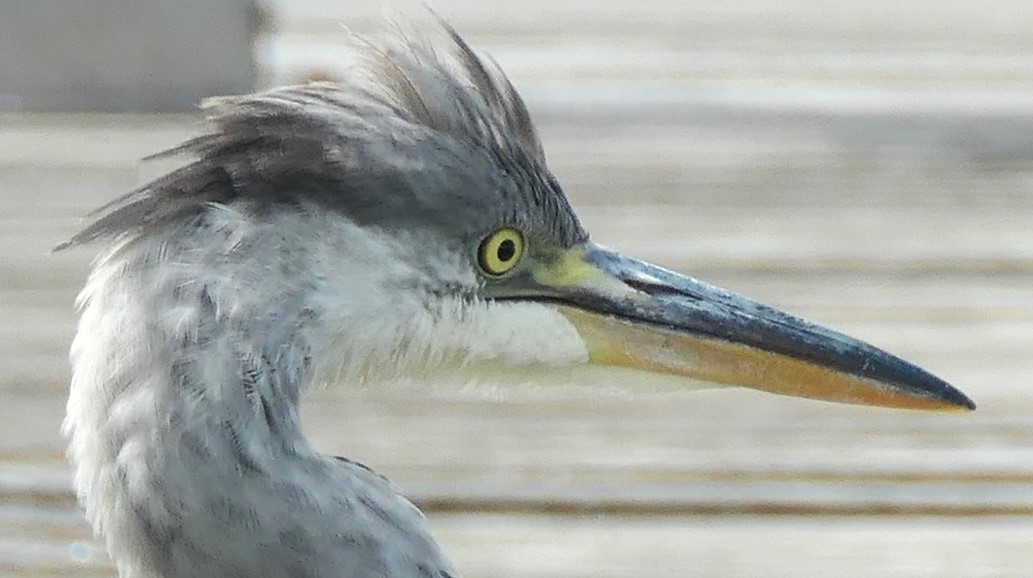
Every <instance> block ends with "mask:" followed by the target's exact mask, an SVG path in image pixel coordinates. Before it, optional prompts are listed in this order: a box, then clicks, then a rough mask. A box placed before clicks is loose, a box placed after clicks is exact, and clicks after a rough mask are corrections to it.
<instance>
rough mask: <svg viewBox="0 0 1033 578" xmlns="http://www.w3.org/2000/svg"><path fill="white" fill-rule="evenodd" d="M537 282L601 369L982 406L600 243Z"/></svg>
mask: <svg viewBox="0 0 1033 578" xmlns="http://www.w3.org/2000/svg"><path fill="white" fill-rule="evenodd" d="M534 277H535V279H534V284H535V285H536V286H537V287H536V289H538V290H539V291H541V292H544V293H545V294H546V297H547V298H549V299H550V300H552V301H553V302H556V303H558V308H559V310H560V312H561V313H562V314H563V315H564V316H566V317H567V318H568V319H569V320H570V322H571V323H572V324H573V325H574V326H575V328H576V329H577V330H578V332H579V333H580V334H581V336H582V338H583V339H584V340H585V343H586V344H587V347H588V350H589V357H590V360H591V361H592V362H593V363H599V364H604V365H615V366H623V367H631V368H636V369H641V370H646V371H651V372H658V373H666V374H675V375H680V376H685V377H688V378H693V379H696V380H702V381H707V382H712V383H717V384H726V385H738V386H745V387H750V388H754V389H759V390H763V391H768V392H772V393H778V394H784V395H790V396H797V397H807V398H813V399H820V400H826V401H836V402H843V403H855V404H863V405H878V406H887V407H899V408H908V409H924V410H940V411H943V410H971V409H974V408H975V404H974V403H973V402H972V401H971V400H970V399H969V398H968V397H966V396H965V394H963V393H961V392H960V391H958V390H957V389H956V388H954V387H953V386H951V385H950V384H948V383H947V382H945V381H943V380H942V379H940V378H938V377H936V376H934V375H932V374H931V373H929V372H927V371H925V370H923V369H920V368H919V367H917V366H915V365H913V364H911V363H909V362H907V361H904V360H903V359H900V358H899V357H895V356H893V355H891V354H889V353H887V352H885V351H883V350H881V349H878V348H876V347H874V346H872V345H869V344H867V343H864V342H861V341H858V340H856V339H853V338H851V337H848V336H846V335H843V334H841V333H837V332H835V331H832V330H830V329H826V328H824V327H821V326H818V325H815V324H813V323H811V322H809V321H806V320H804V319H801V318H799V317H795V316H793V315H790V314H788V313H785V312H783V311H779V310H777V309H774V308H771V307H767V306H765V305H762V304H760V303H757V302H755V301H752V300H750V299H747V298H746V297H743V296H741V295H737V294H735V293H731V292H728V291H725V290H723V289H719V288H717V287H714V286H711V285H708V284H706V283H703V282H701V281H698V280H696V279H693V278H691V277H686V276H684V275H680V274H678V273H674V272H672V271H668V270H666V269H663V268H661V267H657V266H655V265H651V264H649V263H645V262H642V261H638V260H635V259H630V258H627V257H624V256H622V255H620V254H618V253H615V252H613V251H611V250H609V249H606V248H603V247H600V246H598V245H595V244H592V243H586V244H584V245H580V246H578V247H574V248H572V249H571V250H570V251H569V252H568V253H567V254H566V255H565V256H564V257H563V258H562V259H558V260H557V262H556V263H554V265H553V266H551V267H548V268H547V269H545V270H542V271H540V272H539V274H535V275H534ZM539 294H541V293H539Z"/></svg>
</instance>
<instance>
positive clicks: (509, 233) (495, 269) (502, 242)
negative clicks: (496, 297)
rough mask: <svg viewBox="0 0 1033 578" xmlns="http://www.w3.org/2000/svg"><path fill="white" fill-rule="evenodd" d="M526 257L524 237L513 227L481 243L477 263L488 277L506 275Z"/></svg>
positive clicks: (489, 236)
mask: <svg viewBox="0 0 1033 578" xmlns="http://www.w3.org/2000/svg"><path fill="white" fill-rule="evenodd" d="M523 256H524V236H523V235H522V234H520V231H517V230H516V229H514V228H512V227H506V228H505V229H499V230H498V231H495V232H494V233H492V234H490V235H488V236H487V237H486V238H485V239H484V240H483V241H481V247H480V248H479V249H478V250H477V262H478V263H479V264H480V265H481V269H483V270H484V272H485V273H487V274H488V275H493V276H499V275H505V274H506V273H508V272H509V271H510V270H511V269H513V267H516V264H517V263H519V262H520V258H521V257H523Z"/></svg>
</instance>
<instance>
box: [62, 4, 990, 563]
mask: <svg viewBox="0 0 1033 578" xmlns="http://www.w3.org/2000/svg"><path fill="white" fill-rule="evenodd" d="M353 51H354V56H355V57H356V59H357V61H356V64H355V66H354V67H352V68H351V69H350V72H349V74H348V76H347V77H346V78H344V79H343V80H341V81H340V82H338V83H334V84H329V83H320V84H310V85H305V86H296V87H287V88H279V89H274V90H270V91H268V92H262V93H259V94H254V95H248V96H240V97H229V98H222V99H218V100H215V101H212V102H211V103H210V104H209V108H208V110H209V112H210V126H211V129H210V131H209V132H207V133H206V134H204V135H202V136H200V137H197V138H195V139H193V140H190V141H189V142H186V143H184V144H183V145H181V146H179V147H177V148H175V149H173V150H172V151H171V154H177V155H186V156H188V157H189V160H188V161H186V162H185V164H183V165H182V166H181V167H180V168H177V169H175V170H173V171H171V172H169V173H168V174H166V175H165V176H162V177H160V178H158V179H156V180H154V181H152V182H150V183H148V184H146V185H144V186H142V187H140V188H139V189H137V190H135V191H132V192H130V193H129V194H127V195H125V196H124V197H121V198H119V199H117V200H115V201H114V202H112V203H111V204H109V205H107V206H106V207H103V208H102V209H100V210H99V211H98V213H97V215H96V218H95V219H94V221H93V222H92V223H91V224H89V225H88V226H86V227H85V228H84V229H83V230H82V231H81V232H79V233H78V234H77V235H76V236H75V237H74V238H72V239H71V240H70V241H69V242H68V243H66V246H74V245H80V244H85V243H88V242H92V241H103V242H104V247H103V250H102V253H101V255H100V256H99V257H98V258H97V260H96V261H95V262H94V265H93V268H92V271H91V273H90V275H89V279H88V281H87V282H86V285H85V287H84V289H83V291H82V293H81V295H80V297H79V302H78V307H79V309H80V322H79V327H78V331H77V334H76V336H75V339H74V342H73V345H72V349H71V360H72V366H73V376H72V381H71V388H70V395H69V400H68V407H67V417H66V420H65V424H64V429H65V432H66V434H67V436H68V437H69V439H70V447H69V455H70V458H71V460H72V462H73V463H74V465H75V470H76V471H75V487H76V489H77V492H78V496H79V499H80V501H81V503H82V504H83V506H84V508H85V511H86V515H87V517H88V519H89V520H90V521H91V522H92V524H93V527H94V529H95V531H96V532H97V533H98V534H99V535H100V536H103V537H104V539H105V540H106V543H107V548H108V550H109V553H110V555H111V557H112V559H113V560H114V562H115V564H116V566H117V568H118V571H119V573H120V575H121V576H123V577H124V578H141V577H163V578H174V577H175V578H179V577H187V576H206V577H213V578H214V577H230V576H239V577H244V576H247V577H254V576H269V577H294V578H297V577H359V576H380V577H391V578H417V577H420V578H449V577H456V576H458V575H459V573H458V572H457V570H456V569H455V568H454V567H453V565H452V564H451V563H450V562H449V560H448V559H447V557H446V556H445V555H444V554H443V553H442V552H441V550H440V549H439V547H438V545H437V544H436V543H435V541H434V540H433V538H432V537H431V536H430V534H429V532H428V531H427V528H426V526H425V522H424V519H423V517H422V515H421V514H420V513H419V511H418V510H417V509H416V508H415V507H413V506H412V505H411V504H410V503H409V502H408V501H406V500H405V499H404V498H403V497H401V496H400V495H398V493H397V492H396V490H395V489H394V487H393V486H392V485H391V484H390V483H389V482H388V481H386V480H385V479H384V478H382V477H380V476H379V475H377V474H375V473H373V472H372V471H371V470H369V469H367V468H365V467H364V466H361V465H359V464H358V463H356V462H352V461H349V460H345V459H339V458H338V459H335V458H330V457H327V456H323V455H321V454H319V453H318V452H317V451H315V450H314V449H313V447H312V446H311V445H310V444H309V442H308V441H307V440H306V438H305V436H304V435H303V432H302V428H301V424H300V421H299V417H298V401H299V397H300V396H301V395H302V394H303V393H304V391H305V390H306V388H308V387H310V386H312V384H319V383H328V382H334V383H343V384H359V383H380V382H384V381H388V380H392V379H398V378H407V379H417V380H418V379H423V378H430V377H433V376H442V375H444V376H447V377H448V378H450V379H454V380H456V381H464V380H469V379H473V378H477V379H494V378H499V379H503V378H509V377H513V376H516V377H517V378H520V379H527V380H532V381H533V380H536V379H543V378H548V377H550V376H551V375H562V378H563V379H565V380H573V381H576V380H579V379H591V377H590V376H591V375H593V374H592V373H590V372H589V370H593V369H594V370H596V371H598V370H600V368H601V369H602V370H604V371H615V372H616V371H620V372H623V375H624V377H623V379H625V380H635V379H637V378H638V377H645V376H654V377H655V376H663V377H665V378H666V379H670V380H672V381H673V382H674V383H688V380H702V381H706V382H712V383H717V384H728V385H738V386H746V387H752V388H756V389H761V390H766V391H769V392H774V393H780V394H786V395H793V396H803V397H810V398H815V399H824V400H831V401H839V402H848V403H860V404H872V405H884V406H895V407H905V408H912V409H932V410H950V409H959V410H964V409H972V408H974V405H973V404H972V402H971V401H970V400H969V399H968V398H967V397H965V395H964V394H962V393H961V392H960V391H958V390H957V389H955V388H953V387H952V386H951V385H949V384H947V383H946V382H944V381H943V380H941V379H939V378H937V377H935V376H933V375H932V374H930V373H927V372H926V371H924V370H922V369H920V368H918V367H916V366H914V365H912V364H910V363H908V362H906V361H904V360H902V359H899V358H897V357H894V356H893V355H891V354H889V353H887V352H885V351H882V350H880V349H877V348H876V347H874V346H871V345H868V344H866V343H862V342H860V341H857V340H855V339H852V338H850V337H847V336H845V335H842V334H839V333H836V332H834V331H832V330H829V329H826V328H823V327H820V326H818V325H815V324H812V323H810V322H808V321H805V320H803V319H800V318H798V317H795V316H793V315H790V314H788V313H785V312H782V311H779V310H776V309H774V308H770V307H767V306H764V305H761V304H758V303H756V302H754V301H751V300H749V299H747V298H745V297H742V296H740V295H737V294H734V293H731V292H728V291H724V290H722V289H719V288H716V287H713V286H710V285H708V284H705V283H703V282H701V281H698V280H696V279H693V278H690V277H687V276H683V275H680V274H678V273H675V272H672V271H669V270H665V269H662V268H660V267H657V266H654V265H651V264H648V263H645V262H642V261H638V260H635V259H632V258H629V257H625V256H623V255H621V254H619V253H617V252H615V251H613V250H610V249H607V248H605V247H603V246H601V245H598V244H595V243H594V242H593V241H591V240H590V239H589V236H588V234H587V233H586V231H585V230H584V229H583V228H582V226H581V224H580V223H579V221H578V219H577V217H576V216H575V214H574V212H573V211H572V209H571V207H570V205H569V204H568V201H567V199H566V197H565V196H564V194H563V192H562V190H561V188H560V185H559V183H558V182H557V181H556V179H555V178H554V177H553V175H552V174H551V173H550V172H549V170H548V168H547V166H546V162H545V156H544V154H543V151H542V145H541V143H540V142H539V139H538V136H537V134H536V131H535V127H534V125H533V124H532V122H531V119H530V116H529V114H528V111H527V109H526V107H525V105H524V103H523V102H522V100H521V98H520V96H519V95H518V94H517V92H516V90H515V89H514V88H513V86H512V85H511V84H510V82H509V81H508V80H507V79H506V77H505V76H504V75H503V73H502V72H501V71H500V70H499V68H498V67H497V65H496V64H495V63H494V62H493V61H490V60H487V59H482V58H480V57H478V56H477V55H475V54H474V52H473V51H472V50H471V49H470V48H469V47H468V46H467V44H466V43H465V42H464V41H463V40H462V39H461V38H460V37H459V36H458V35H457V34H456V33H455V32H454V31H453V30H452V29H451V28H449V27H448V26H447V25H445V24H444V23H442V24H440V27H435V29H433V30H426V31H422V32H420V33H414V32H402V31H397V32H395V33H394V34H392V35H391V36H390V37H389V38H386V39H382V40H378V41H375V42H374V41H365V40H360V41H356V43H355V46H354V48H353Z"/></svg>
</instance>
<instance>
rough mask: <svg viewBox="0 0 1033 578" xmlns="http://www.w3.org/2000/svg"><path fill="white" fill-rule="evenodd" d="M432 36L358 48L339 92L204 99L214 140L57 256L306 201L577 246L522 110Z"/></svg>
mask: <svg viewBox="0 0 1033 578" xmlns="http://www.w3.org/2000/svg"><path fill="white" fill-rule="evenodd" d="M440 26H441V29H440V30H436V29H430V30H422V31H419V32H412V31H410V32H406V31H404V30H403V29H402V28H401V27H395V28H394V31H395V33H394V34H393V35H391V36H390V37H388V38H387V39H386V40H385V41H383V42H381V43H372V42H369V41H366V40H363V39H356V40H355V44H356V46H355V48H356V53H357V55H358V57H359V58H358V65H357V66H355V67H354V68H353V69H352V70H351V71H350V74H349V76H348V78H347V79H346V80H345V81H344V82H342V83H339V84H330V83H316V84H310V85H306V86H296V87H289V88H281V89H276V90H271V91H269V92H265V93H261V94H256V95H248V96H240V97H224V98H218V99H212V100H210V101H209V102H208V103H206V109H207V111H208V113H209V120H210V122H211V124H212V126H213V129H214V130H212V131H211V132H210V133H208V134H205V135H203V136H200V137H198V138H195V139H193V140H191V141H189V142H187V143H184V144H183V145H180V146H179V147H176V148H175V149H172V150H170V151H167V152H166V153H162V155H163V156H173V155H187V156H192V157H195V158H194V159H193V160H192V161H191V162H189V163H188V164H186V165H185V166H183V167H182V168H180V169H178V170H176V171H173V172H172V173H170V174H168V175H166V176H164V177H161V178H159V179H157V180H155V181H153V182H150V183H148V184H146V185H144V186H142V187H141V188H139V189H137V190H135V191H133V192H131V193H129V194H127V195H126V196H124V197H122V198H120V199H117V200H115V201H113V202H112V203H111V204H109V205H107V206H106V207H103V208H101V209H100V210H99V211H98V216H99V217H98V218H97V220H96V221H95V222H93V223H92V224H90V225H89V226H87V227H86V228H85V229H83V230H82V231H81V232H80V233H78V234H77V235H76V236H75V237H73V238H72V239H71V240H70V241H69V242H68V243H66V244H65V245H63V246H62V247H67V246H73V245H78V244H82V243H86V242H89V241H92V240H94V239H96V238H98V237H115V236H119V235H123V234H130V235H139V234H142V233H143V232H145V231H146V230H147V229H154V228H160V227H162V226H163V225H165V224H168V223H171V222H176V221H179V220H181V219H183V218H186V217H189V216H191V215H197V214H198V213H200V212H201V211H202V210H203V208H204V207H205V206H206V205H207V204H209V203H218V204H230V203H233V204H238V205H240V206H242V207H247V208H248V210H251V211H256V212H261V211H266V210H269V207H270V206H271V205H274V204H276V205H288V206H289V205H296V204H298V203H305V202H314V203H316V204H318V205H319V206H321V207H324V208H325V209H327V210H332V211H340V212H341V213H343V214H344V215H346V216H347V217H348V218H350V219H351V220H353V221H355V222H356V223H358V224H360V225H367V224H376V225H378V226H383V227H387V228H405V227H413V226H417V227H435V226H436V227H439V228H441V229H443V230H445V231H448V233H449V235H450V236H465V235H469V236H477V235H483V234H484V233H486V232H488V231H490V230H491V229H493V228H497V227H500V226H504V225H516V226H520V227H521V228H523V229H524V230H525V231H527V233H528V234H529V235H537V236H540V237H543V238H546V239H548V240H550V241H556V242H558V243H560V244H561V245H563V246H570V245H572V244H574V243H576V242H580V241H583V240H584V239H585V238H586V237H587V235H586V233H585V232H584V230H583V229H582V228H581V226H580V224H579V223H578V221H577V218H576V216H575V215H574V213H573V211H572V210H571V208H570V206H569V204H568V202H567V200H566V197H565V196H564V194H563V192H562V190H561V189H560V186H559V184H558V183H557V182H556V179H555V178H554V177H553V176H552V174H551V173H550V172H549V171H548V169H547V167H546V163H545V156H544V153H543V151H542V147H541V143H540V142H539V140H538V136H537V134H536V132H535V129H534V125H533V124H532V123H531V120H530V115H529V113H528V111H527V108H526V107H525V105H524V103H523V101H522V99H521V98H520V96H519V95H518V94H517V92H516V90H515V89H514V88H513V86H512V84H511V83H510V82H509V80H508V79H506V77H505V76H504V75H503V74H502V73H501V71H500V70H499V69H498V67H497V66H496V65H495V64H494V63H493V62H490V61H488V62H485V61H483V60H481V59H480V58H478V56H477V55H476V54H474V52H473V51H472V50H471V49H470V48H469V47H468V46H467V45H466V43H465V42H464V41H463V40H462V39H461V38H460V37H459V36H458V34H456V32H455V31H454V30H452V29H451V28H450V27H448V25H447V24H445V23H443V22H441V23H440ZM532 215H533V218H532V217H531V216H532ZM486 216H487V217H489V218H485V217H486Z"/></svg>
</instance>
